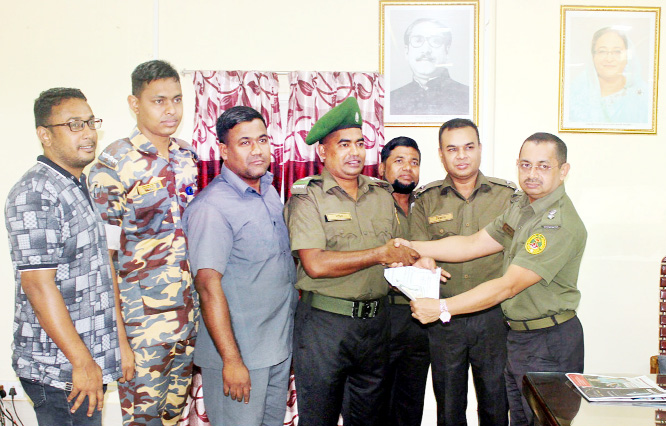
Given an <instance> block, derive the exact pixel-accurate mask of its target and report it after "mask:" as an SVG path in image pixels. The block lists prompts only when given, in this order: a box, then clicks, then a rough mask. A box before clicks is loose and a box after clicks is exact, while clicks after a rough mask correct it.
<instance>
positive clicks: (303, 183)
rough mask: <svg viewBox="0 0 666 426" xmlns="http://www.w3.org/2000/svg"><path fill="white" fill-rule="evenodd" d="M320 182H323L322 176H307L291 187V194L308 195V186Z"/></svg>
mask: <svg viewBox="0 0 666 426" xmlns="http://www.w3.org/2000/svg"><path fill="white" fill-rule="evenodd" d="M318 180H321V176H319V175H315V176H307V177H304V178H302V179H299V180H297V181H296V182H294V184H293V185H292V186H291V193H292V194H296V195H303V194H307V193H308V189H307V188H308V185H310V183H311V182H315V181H318Z"/></svg>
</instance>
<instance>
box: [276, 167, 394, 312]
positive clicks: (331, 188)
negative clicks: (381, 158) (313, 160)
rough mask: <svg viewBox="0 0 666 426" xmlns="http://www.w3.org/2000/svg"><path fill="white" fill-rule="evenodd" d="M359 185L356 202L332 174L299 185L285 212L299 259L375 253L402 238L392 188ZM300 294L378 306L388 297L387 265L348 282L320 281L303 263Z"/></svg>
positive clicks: (378, 183) (362, 180) (363, 180)
mask: <svg viewBox="0 0 666 426" xmlns="http://www.w3.org/2000/svg"><path fill="white" fill-rule="evenodd" d="M358 183H359V185H358V194H357V199H356V200H354V199H353V198H351V197H350V196H349V195H348V194H347V193H346V192H345V191H344V190H343V189H342V188H341V187H340V186H339V185H338V183H337V182H336V181H335V178H333V176H332V175H331V174H330V173H329V171H328V170H326V169H324V171H323V172H322V174H321V175H318V176H311V177H308V178H305V179H301V180H299V181H297V182H296V183H294V186H293V187H292V192H291V193H292V196H291V198H290V199H289V200H288V201H287V204H286V206H285V212H284V213H285V219H286V222H287V227H288V228H289V237H290V240H291V250H292V252H293V254H294V256H296V257H298V250H301V249H321V250H331V251H356V250H366V249H372V248H375V247H379V246H381V245H384V244H386V243H387V242H388V240H390V239H391V238H392V237H393V236H395V235H397V234H398V233H399V232H400V230H399V227H398V222H397V220H396V214H395V207H394V200H393V197H392V196H391V193H390V192H389V191H390V190H389V187H390V185H389V184H388V183H387V182H384V181H382V180H379V179H374V178H370V177H368V176H363V175H359V177H358ZM296 288H298V289H301V290H307V291H311V292H314V293H319V294H323V295H325V296H331V297H337V298H341V299H347V300H372V299H377V298H379V297H382V296H385V295H386V294H387V292H388V284H387V283H386V280H385V279H384V267H383V266H381V265H374V266H371V267H369V268H365V269H361V270H360V271H357V272H354V273H352V274H350V275H346V276H344V277H337V278H316V279H315V278H311V277H310V276H308V275H307V274H306V273H305V270H304V269H303V265H302V264H300V263H299V266H298V282H297V284H296Z"/></svg>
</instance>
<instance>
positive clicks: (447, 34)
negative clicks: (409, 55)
mask: <svg viewBox="0 0 666 426" xmlns="http://www.w3.org/2000/svg"><path fill="white" fill-rule="evenodd" d="M424 22H430V23H433V24H435V25H437V26H438V27H440V28H442V29H444V30H449V31H444V32H443V33H442V36H443V37H444V45H445V46H446V47H447V48H448V47H450V46H451V42H452V41H453V36H452V35H451V31H450V28H449V27H447V26H446V25H444V24H442V23H441V22H439V21H438V20H437V19H432V18H419V19H417V20H416V21H414V22H412V23H411V24H409V26H408V27H407V29H406V30H405V36H404V42H405V46H409V38H410V37H411V36H412V31H414V27H416V26H417V25H419V24H423V23H424Z"/></svg>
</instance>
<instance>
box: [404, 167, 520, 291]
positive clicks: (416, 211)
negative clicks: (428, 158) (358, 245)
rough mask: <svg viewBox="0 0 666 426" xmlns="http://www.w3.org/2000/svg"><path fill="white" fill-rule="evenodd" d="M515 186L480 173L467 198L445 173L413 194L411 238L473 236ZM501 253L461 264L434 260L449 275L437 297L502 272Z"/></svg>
mask: <svg viewBox="0 0 666 426" xmlns="http://www.w3.org/2000/svg"><path fill="white" fill-rule="evenodd" d="M515 191H516V186H515V185H514V184H513V183H512V182H509V181H506V180H503V179H496V178H493V177H488V178H487V177H485V176H484V175H483V173H481V172H479V175H478V177H477V178H476V186H475V187H474V190H473V191H472V194H471V195H470V196H469V198H468V199H465V198H464V197H463V196H462V195H461V194H460V193H459V192H458V191H457V190H456V188H455V186H454V184H453V179H451V177H450V176H446V178H445V179H444V180H438V181H435V182H432V183H430V184H428V185H426V186H425V187H424V188H423V189H421V190H420V191H418V193H417V194H416V201H415V202H414V207H412V212H411V214H410V225H411V232H412V238H413V239H414V240H420V241H431V240H439V239H441V238H446V237H449V236H452V235H472V234H474V233H476V232H478V231H479V230H481V229H483V228H484V227H485V226H486V225H488V224H489V223H491V222H492V221H493V220H494V219H495V218H496V217H497V216H499V215H500V214H502V212H504V210H506V209H507V207H508V206H509V201H510V200H511V197H512V195H513V194H514V193H515ZM502 256H503V253H502V252H500V253H496V254H492V255H490V256H485V257H482V258H479V259H474V260H469V261H467V262H462V263H446V262H437V265H438V266H440V267H441V268H442V269H444V270H446V271H448V272H449V273H450V274H451V278H449V279H448V280H447V282H446V283H441V284H440V291H439V293H440V297H451V296H455V295H457V294H460V293H464V292H465V291H467V290H469V289H472V288H474V287H476V286H477V285H479V284H481V283H483V282H485V281H488V280H491V279H493V278H497V277H499V276H501V275H502Z"/></svg>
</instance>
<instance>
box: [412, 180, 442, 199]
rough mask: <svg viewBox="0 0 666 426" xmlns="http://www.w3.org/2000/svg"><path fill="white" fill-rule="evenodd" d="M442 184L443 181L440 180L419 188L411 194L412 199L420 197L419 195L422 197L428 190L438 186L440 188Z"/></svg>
mask: <svg viewBox="0 0 666 426" xmlns="http://www.w3.org/2000/svg"><path fill="white" fill-rule="evenodd" d="M443 183H444V180H442V179H440V180H436V181H433V182H430V183H429V184H427V185H423V186H422V187H420V188H419V189H417V190H415V191H414V192H413V194H414V197H415V198H418V197H420V196H421V195H423V194H424V193H425V192H427V191H428V190H430V189H432V188H439V187H440V186H442V184H443Z"/></svg>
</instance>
